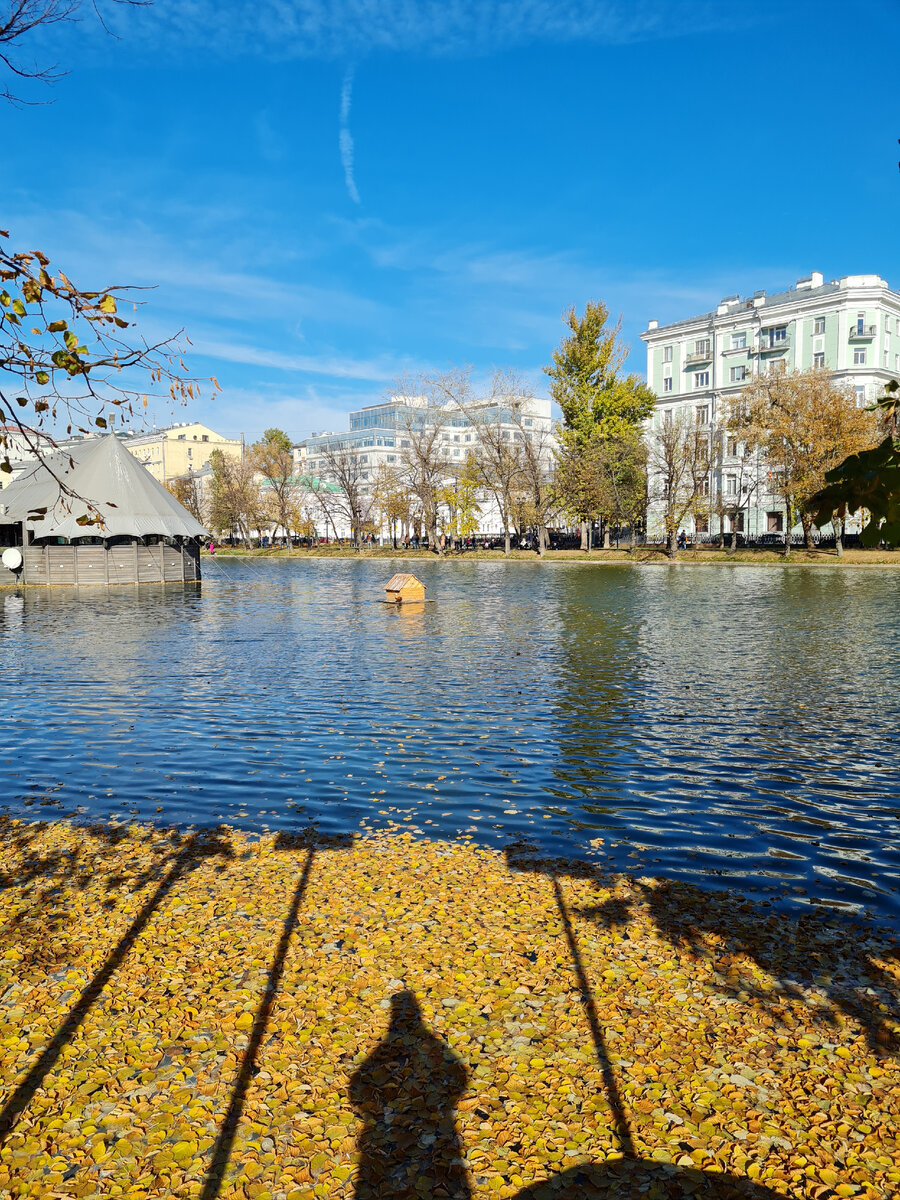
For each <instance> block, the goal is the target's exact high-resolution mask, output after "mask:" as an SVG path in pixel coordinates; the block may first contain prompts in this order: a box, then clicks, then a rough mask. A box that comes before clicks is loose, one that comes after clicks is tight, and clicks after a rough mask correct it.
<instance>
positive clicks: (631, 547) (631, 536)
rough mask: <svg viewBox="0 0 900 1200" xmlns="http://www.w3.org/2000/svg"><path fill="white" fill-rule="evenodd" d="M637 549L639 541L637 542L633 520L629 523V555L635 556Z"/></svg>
mask: <svg viewBox="0 0 900 1200" xmlns="http://www.w3.org/2000/svg"><path fill="white" fill-rule="evenodd" d="M636 547H637V541H636V540H635V532H634V521H633V520H631V521H629V522H628V553H629V554H634V552H635V549H636Z"/></svg>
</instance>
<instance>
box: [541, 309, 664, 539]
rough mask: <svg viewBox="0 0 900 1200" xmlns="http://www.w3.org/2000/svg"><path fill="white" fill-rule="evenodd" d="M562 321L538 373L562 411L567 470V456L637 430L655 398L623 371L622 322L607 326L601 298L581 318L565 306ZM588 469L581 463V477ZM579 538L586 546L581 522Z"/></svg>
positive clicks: (588, 452)
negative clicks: (562, 331)
mask: <svg viewBox="0 0 900 1200" xmlns="http://www.w3.org/2000/svg"><path fill="white" fill-rule="evenodd" d="M563 320H564V322H565V324H566V326H567V327H568V329H569V330H570V334H569V336H567V337H564V338H563V339H562V341H561V342H560V345H559V348H558V349H557V350H555V351H554V352H553V362H552V364H551V365H550V366H548V367H545V368H544V371H545V373H546V374H547V375H548V376H549V377H550V380H551V383H550V395H551V396H552V398H553V399H554V400H555V401H556V403H557V404H558V405H559V407H560V408H561V409H562V415H563V426H562V431H561V435H560V442H561V445H562V447H563V449H564V450H565V451H566V456H567V457H566V463H567V468H566V469H567V471H568V470H570V469H574V462H573V455H574V456H577V455H578V454H585V455H588V456H590V455H592V454H593V453H594V448H595V446H596V443H598V442H602V441H606V440H608V439H610V438H613V437H621V436H623V435H626V434H628V433H629V432H630V431H634V430H636V429H638V428H639V427H640V426H641V424H642V423H643V422H644V421H645V420H646V419H647V418H648V417H649V416H650V415H651V413H652V412H653V410H654V407H655V404H656V397H655V395H654V394H653V392H652V391H651V390H650V388H649V387H647V385H646V384H645V383H644V382H643V380H642V379H641V377H640V376H639V375H636V374H629V375H625V374H623V368H624V365H625V360H626V358H627V357H628V347H627V346H626V345H625V344H624V343H623V342H622V341H621V339H620V336H619V335H620V333H621V328H622V321H621V318H620V319H619V320H618V321H617V322H616V323H615V325H611V324H610V323H609V309H608V308H607V306H606V305H605V304H604V303H603V302H602V301H595V300H590V301H588V303H587V305H586V306H585V310H584V313H583V315H582V316H579V315H578V313H577V311H576V310H575V308H574V307H573V308H570V309H569V311H568V312H567V313H566V314H565V315H564V317H563ZM591 472H592V467H591V466H590V464H586V465H585V475H586V478H589V477H590V475H591ZM581 538H582V549H587V546H588V543H587V529H586V526H585V523H584V522H582V531H581Z"/></svg>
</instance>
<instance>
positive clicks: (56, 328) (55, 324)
mask: <svg viewBox="0 0 900 1200" xmlns="http://www.w3.org/2000/svg"><path fill="white" fill-rule="evenodd" d="M47 328H48V330H49V331H50V332H51V333H62V331H63V330H64V329H65V328H66V323H65V321H51V322H50V324H49V325H48V326H47Z"/></svg>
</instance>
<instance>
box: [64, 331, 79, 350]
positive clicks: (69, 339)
mask: <svg viewBox="0 0 900 1200" xmlns="http://www.w3.org/2000/svg"><path fill="white" fill-rule="evenodd" d="M63 341H64V342H65V343H66V345H67V346H68V347H69V349H70V350H74V349H75V347H76V346H77V345H78V338H77V337H76V336H75V334H74V333H73V332H72V330H71V329H68V330H67V331H66V336H65V337H64V338H63Z"/></svg>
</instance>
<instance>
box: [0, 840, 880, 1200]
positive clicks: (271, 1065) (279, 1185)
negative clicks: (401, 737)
mask: <svg viewBox="0 0 900 1200" xmlns="http://www.w3.org/2000/svg"><path fill="white" fill-rule="evenodd" d="M0 882H2V887H3V892H2V895H3V906H2V910H0V925H2V934H0V1082H2V1092H0V1100H2V1111H0V1196H2V1197H7V1196H16V1197H18V1196H40V1197H95V1196H96V1197H110V1196H128V1197H134V1198H138V1197H151V1196H152V1197H170V1196H175V1197H184V1196H196V1197H201V1200H212V1198H213V1197H218V1196H222V1197H252V1198H254V1200H311V1198H312V1197H345V1196H346V1197H351V1196H352V1197H357V1198H359V1200H368V1198H369V1197H376V1196H384V1197H409V1198H410V1200H412V1198H414V1197H422V1198H429V1197H453V1198H467V1197H470V1196H472V1197H481V1196H484V1197H520V1198H521V1200H526V1198H530V1200H550V1198H551V1197H567V1196H571V1197H575V1196H578V1197H592V1196H596V1197H603V1196H608V1197H613V1196H616V1197H621V1196H648V1197H650V1198H651V1200H652V1198H666V1197H670V1196H673V1197H674V1196H697V1197H706V1196H709V1197H713V1196H715V1197H731V1196H734V1197H738V1196H744V1197H757V1198H758V1200H761V1198H762V1197H771V1196H773V1195H775V1196H785V1197H787V1196H790V1197H804V1198H812V1200H825V1198H828V1197H832V1196H841V1197H842V1196H861V1197H870V1198H873V1200H874V1198H876V1197H877V1198H879V1200H880V1198H883V1197H888V1196H892V1195H896V1194H898V1193H900V1148H898V1130H900V1069H898V1060H897V1057H896V1054H897V1049H898V1045H897V1030H898V995H900V960H898V952H897V947H896V945H895V943H894V942H893V941H892V940H891V939H890V938H889V937H887V936H886V935H880V934H877V933H874V932H872V931H870V930H867V929H864V928H862V927H854V926H850V925H848V924H847V923H846V922H841V921H837V920H833V919H831V918H830V917H829V916H828V915H821V914H811V915H810V916H809V917H806V918H801V919H797V918H795V917H785V916H784V915H783V914H780V913H778V912H777V911H776V910H774V909H772V908H769V907H766V906H765V905H760V904H757V903H750V902H748V901H746V900H744V899H743V898H742V897H740V896H737V895H733V894H727V893H712V894H711V893H704V892H700V891H698V890H696V889H693V888H691V887H687V886H682V885H679V884H672V883H668V882H664V881H660V880H650V879H633V878H630V877H624V876H611V875H602V874H600V873H599V871H597V870H596V869H595V868H593V867H588V866H585V865H578V864H572V863H566V862H562V861H546V860H540V859H538V858H537V857H536V856H534V855H533V854H532V853H531V852H529V850H528V849H527V848H525V847H519V848H517V849H515V850H512V851H509V852H507V854H506V855H504V854H500V853H497V852H495V851H491V850H486V849H479V848H476V847H474V846H472V845H469V844H465V843H444V842H427V841H422V840H413V839H411V838H410V837H409V836H408V835H406V834H403V833H401V832H399V831H396V832H394V833H391V834H388V835H382V836H377V837H374V836H373V837H367V838H361V839H331V840H329V839H322V838H318V839H316V838H313V837H312V836H310V837H298V838H294V839H290V838H286V837H284V836H283V835H282V836H279V837H277V838H274V837H272V838H265V839H263V840H261V841H251V840H249V839H246V838H244V837H242V836H241V835H239V834H237V833H235V832H234V831H232V830H227V829H224V830H219V831H217V832H216V833H206V834H197V835H189V834H184V833H178V832H175V831H166V830H158V829H151V828H146V827H138V826H131V827H127V828H126V827H94V828H91V829H85V828H84V827H78V826H74V825H69V824H66V823H62V822H59V823H55V824H28V823H24V822H18V821H11V820H6V821H3V822H0Z"/></svg>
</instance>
